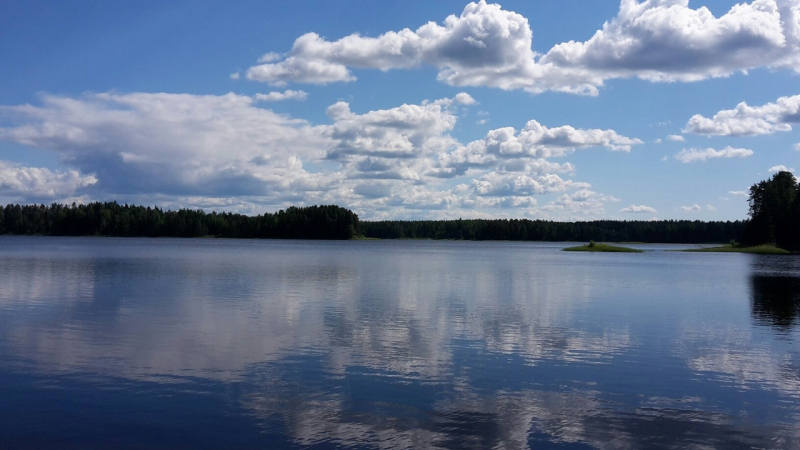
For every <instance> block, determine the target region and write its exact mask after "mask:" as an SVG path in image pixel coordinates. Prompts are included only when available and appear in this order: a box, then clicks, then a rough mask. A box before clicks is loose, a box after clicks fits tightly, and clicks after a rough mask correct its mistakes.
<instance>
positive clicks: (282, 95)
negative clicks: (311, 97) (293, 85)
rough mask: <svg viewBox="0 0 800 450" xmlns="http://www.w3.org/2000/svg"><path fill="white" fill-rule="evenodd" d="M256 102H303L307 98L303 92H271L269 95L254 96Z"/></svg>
mask: <svg viewBox="0 0 800 450" xmlns="http://www.w3.org/2000/svg"><path fill="white" fill-rule="evenodd" d="M255 98H256V100H258V101H262V102H280V101H283V100H298V101H303V100H305V99H307V98H308V93H307V92H305V91H293V90H291V89H287V90H285V91H283V92H277V91H273V92H270V93H269V94H256V95H255Z"/></svg>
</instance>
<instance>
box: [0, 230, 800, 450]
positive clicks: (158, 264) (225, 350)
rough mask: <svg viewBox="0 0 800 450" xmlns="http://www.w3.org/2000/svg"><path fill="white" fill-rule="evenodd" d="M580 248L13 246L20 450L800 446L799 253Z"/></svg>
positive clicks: (4, 377) (0, 390)
mask: <svg viewBox="0 0 800 450" xmlns="http://www.w3.org/2000/svg"><path fill="white" fill-rule="evenodd" d="M568 245H574V244H559V243H537V242H460V241H265V240H223V239H186V240H181V239H144V238H120V239H117V238H60V237H14V236H0V447H2V448H4V449H15V448H41V449H49V448H53V449H87V448H89V449H90V448H165V449H166V448H298V447H311V448H343V447H346V448H431V447H440V448H751V447H759V448H763V447H766V448H798V447H800V346H798V339H799V338H800V331H798V330H799V329H800V257H798V256H759V255H744V254H724V253H679V252H670V251H667V250H674V249H678V248H687V247H689V246H670V245H635V246H634V247H636V248H641V249H645V250H649V251H647V252H645V253H641V254H633V253H569V252H562V251H560V250H561V249H562V248H564V247H566V246H568Z"/></svg>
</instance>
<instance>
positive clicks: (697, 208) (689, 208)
mask: <svg viewBox="0 0 800 450" xmlns="http://www.w3.org/2000/svg"><path fill="white" fill-rule="evenodd" d="M681 209H682V210H684V211H686V212H698V211H702V210H703V208H701V207H700V205H698V204H697V203H695V204H694V205H692V206H681Z"/></svg>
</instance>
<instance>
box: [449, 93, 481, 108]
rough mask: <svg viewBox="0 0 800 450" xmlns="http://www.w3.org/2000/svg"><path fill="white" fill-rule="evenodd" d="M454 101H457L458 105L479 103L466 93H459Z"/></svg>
mask: <svg viewBox="0 0 800 450" xmlns="http://www.w3.org/2000/svg"><path fill="white" fill-rule="evenodd" d="M454 100H455V101H456V103H460V104H462V105H474V104H475V103H477V102H476V101H475V99H474V98H472V96H471V95H469V94H467V93H466V92H459V93H458V94H456V96H455V97H454Z"/></svg>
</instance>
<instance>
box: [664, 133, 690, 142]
mask: <svg viewBox="0 0 800 450" xmlns="http://www.w3.org/2000/svg"><path fill="white" fill-rule="evenodd" d="M667 139H668V140H670V141H672V142H683V141H685V140H686V139H684V138H683V136H681V135H679V134H670V135H669V136H667Z"/></svg>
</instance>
